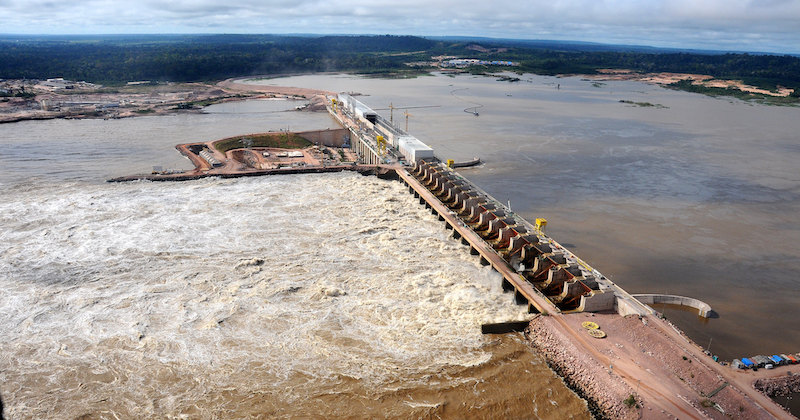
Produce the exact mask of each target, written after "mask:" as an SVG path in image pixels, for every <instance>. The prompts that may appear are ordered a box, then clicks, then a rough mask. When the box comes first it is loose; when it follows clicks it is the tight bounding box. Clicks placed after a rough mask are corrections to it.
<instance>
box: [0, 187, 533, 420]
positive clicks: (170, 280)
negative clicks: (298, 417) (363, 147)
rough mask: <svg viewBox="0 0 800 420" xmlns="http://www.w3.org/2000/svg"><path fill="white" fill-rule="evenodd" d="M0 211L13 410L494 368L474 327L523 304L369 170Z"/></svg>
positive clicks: (74, 409) (393, 381) (51, 190)
mask: <svg viewBox="0 0 800 420" xmlns="http://www.w3.org/2000/svg"><path fill="white" fill-rule="evenodd" d="M0 225H2V226H3V229H2V230H0V287H2V290H3V293H2V295H0V312H1V313H3V316H4V322H2V323H0V334H2V336H3V338H4V340H3V344H2V351H0V365H2V372H0V382H2V383H4V384H6V385H5V388H4V389H3V397H4V399H5V400H6V401H7V402H10V401H13V404H11V405H9V404H7V410H8V411H7V413H8V414H9V415H10V417H11V418H17V417H28V416H30V417H48V413H50V415H52V413H54V412H57V413H59V415H58V416H57V417H62V416H61V414H63V417H74V416H78V415H81V414H82V413H84V411H87V410H89V411H91V410H92V407H95V408H96V409H97V410H101V411H100V412H107V413H112V414H114V415H118V416H122V417H127V416H130V415H133V414H134V413H138V414H141V415H142V416H144V417H152V416H161V415H165V414H167V413H170V414H176V413H188V414H189V415H191V413H192V412H193V411H192V410H195V409H196V410H200V411H195V413H202V410H201V408H198V407H202V406H205V405H207V404H212V405H213V399H212V402H210V401H205V402H203V403H200V402H202V401H204V399H208V398H209V396H210V395H218V394H219V393H220V390H226V389H228V390H231V392H233V393H235V394H237V395H239V394H242V395H253V393H255V394H259V395H262V397H263V396H266V395H272V398H275V396H276V395H279V396H280V398H276V401H280V403H281V404H286V403H289V404H291V403H292V402H293V401H295V400H301V399H306V398H308V397H309V396H313V395H317V394H319V393H326V392H333V391H332V390H334V389H336V388H337V387H338V386H340V385H342V382H343V381H345V382H347V381H355V382H357V383H358V384H360V385H359V386H362V387H363V388H364V389H366V390H368V391H369V392H368V394H369V393H370V392H372V393H374V395H381V394H383V393H386V392H391V391H392V389H393V387H396V388H400V387H402V388H408V387H413V386H415V384H417V385H419V386H425V383H426V381H427V380H429V379H430V372H439V371H442V370H443V369H447V368H448V367H452V366H461V367H471V366H478V365H480V364H482V363H486V362H487V361H488V360H489V359H490V358H491V354H490V351H489V350H487V349H486V348H485V347H486V343H487V341H486V339H485V338H484V337H483V336H482V335H481V333H480V324H481V323H483V322H489V321H501V320H503V321H504V320H512V319H524V318H525V317H526V316H527V315H526V314H525V312H524V309H525V307H524V306H516V305H514V304H513V303H512V298H511V297H510V295H508V294H504V293H503V292H502V288H501V279H500V276H499V275H498V274H497V273H495V272H493V271H491V270H490V269H489V268H486V267H482V266H480V265H479V264H478V262H477V260H476V259H474V258H472V257H471V256H470V255H469V253H468V252H465V249H464V247H463V246H462V245H460V244H459V243H458V241H455V240H453V239H452V238H449V237H448V231H446V230H445V229H444V227H443V226H442V225H441V224H440V223H439V222H437V220H436V218H435V217H434V216H432V215H431V214H430V213H429V212H427V211H425V209H424V207H422V206H420V205H418V203H416V201H415V200H414V199H413V197H412V196H410V195H409V194H408V193H407V192H406V191H405V190H404V188H403V187H402V186H401V185H400V184H399V183H396V182H392V181H385V180H379V179H377V178H374V177H362V176H361V175H357V174H351V173H338V174H324V175H312V176H307V175H290V176H280V177H263V178H251V179H235V180H221V179H206V180H200V181H192V182H184V183H150V182H136V183H125V184H86V183H63V184H60V185H35V186H28V187H24V186H23V187H19V188H14V189H12V190H10V191H7V193H6V194H4V200H3V201H2V202H0ZM454 381H455V382H457V380H454ZM453 385H456V383H454V384H453ZM233 390H235V392H234V391H233ZM215 398H216V397H215ZM246 400H247V398H245V397H241V398H239V397H235V398H228V399H227V400H226V402H225V406H227V407H229V408H230V409H231V410H233V411H231V412H232V413H233V412H236V410H237V408H236V406H237V405H240V404H245V403H246V402H243V401H246ZM217 403H219V401H217ZM276 404H277V403H276ZM192 407H195V408H194V409H193V408H192ZM216 407H217V408H219V406H218V405H216ZM103 410H105V411H103ZM187 410H188V411H187Z"/></svg>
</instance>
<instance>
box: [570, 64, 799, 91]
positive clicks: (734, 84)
mask: <svg viewBox="0 0 800 420" xmlns="http://www.w3.org/2000/svg"><path fill="white" fill-rule="evenodd" d="M599 73H600V74H594V75H577V76H579V77H582V78H585V79H589V80H598V81H603V80H630V81H635V82H643V83H649V84H654V85H659V86H666V85H669V84H672V83H675V82H679V81H681V80H689V81H691V82H692V84H693V85H697V86H703V87H710V88H722V89H727V88H735V89H739V90H741V91H743V92H749V93H756V94H759V95H767V96H775V97H786V96H789V95H790V94H791V93H792V92H793V91H794V90H793V89H789V88H785V87H781V88H779V89H778V90H776V91H769V90H766V89H760V88H757V87H755V86H750V85H747V84H745V83H744V82H743V81H741V80H723V79H715V78H714V77H713V76H708V75H704V74H690V73H667V72H661V73H637V72H634V71H632V70H617V69H602V70H599Z"/></svg>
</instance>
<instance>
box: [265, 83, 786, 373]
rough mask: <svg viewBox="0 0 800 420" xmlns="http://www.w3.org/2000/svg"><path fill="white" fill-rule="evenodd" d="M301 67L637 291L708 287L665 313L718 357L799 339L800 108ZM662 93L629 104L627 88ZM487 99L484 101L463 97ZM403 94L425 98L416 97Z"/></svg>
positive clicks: (687, 291)
mask: <svg viewBox="0 0 800 420" xmlns="http://www.w3.org/2000/svg"><path fill="white" fill-rule="evenodd" d="M520 78H521V81H520V82H517V83H509V82H502V81H497V80H494V79H493V78H489V77H474V76H456V77H447V76H442V75H440V76H436V77H421V78H418V79H414V80H390V81H387V80H375V79H363V78H358V77H352V76H344V75H339V76H332V75H324V76H319V75H315V76H299V77H292V78H285V79H277V80H272V81H270V82H271V83H277V84H285V85H294V86H304V87H314V88H324V89H328V90H332V91H348V92H353V91H354V92H360V93H363V94H364V96H361V97H360V100H362V101H363V102H365V103H366V104H367V105H369V106H371V107H373V108H374V109H376V110H379V111H378V112H379V113H381V114H382V115H384V116H385V117H387V118H390V117H391V113H390V111H389V108H388V107H389V104H392V105H393V106H395V107H397V109H395V110H394V120H395V122H396V123H397V124H398V125H400V126H401V127H404V126H405V123H406V121H405V116H404V112H406V111H407V112H409V113H410V114H411V116H410V117H409V118H408V127H409V131H410V132H411V133H412V134H414V135H416V136H417V137H419V138H420V139H421V140H423V141H424V142H426V143H428V144H430V145H431V146H432V147H433V148H434V150H435V151H436V153H437V155H438V156H439V157H441V158H443V159H448V158H450V159H456V160H467V159H471V158H472V157H473V156H479V157H481V158H482V159H483V161H484V164H483V165H482V166H480V167H478V168H474V169H464V170H462V172H463V173H464V174H465V175H466V176H467V177H468V178H469V179H470V180H471V181H473V182H475V183H476V184H477V185H479V186H480V187H482V188H483V189H484V190H486V191H487V192H489V193H490V194H492V195H493V196H494V197H496V198H497V199H498V200H499V201H501V202H506V201H508V200H510V201H511V205H512V208H513V209H514V210H515V211H516V212H517V213H519V214H521V215H522V216H523V217H525V218H526V219H528V220H533V219H534V218H536V217H544V218H546V219H547V220H548V222H549V223H548V227H547V229H548V232H549V233H550V234H551V235H552V236H553V237H554V238H555V239H556V240H558V241H559V242H561V243H562V244H564V245H567V246H569V247H570V248H571V249H572V250H573V251H574V252H575V253H576V254H578V255H579V256H581V258H583V259H584V260H586V261H588V262H589V263H590V264H592V265H593V266H595V267H596V268H598V269H599V270H600V271H602V272H603V273H604V274H605V275H607V276H611V277H612V279H613V280H614V281H615V282H616V283H617V284H619V285H621V286H622V287H624V288H625V289H626V290H628V291H629V292H631V293H669V294H677V295H685V296H691V297H695V298H699V299H701V300H704V301H706V302H707V303H709V304H710V305H711V306H712V307H713V308H714V309H715V310H716V311H717V312H718V313H719V315H720V317H719V318H716V319H711V320H709V321H708V322H698V321H700V320H698V318H697V317H696V316H689V317H687V316H686V315H685V314H683V313H680V312H674V313H670V314H668V317H670V319H673V318H674V319H675V321H676V322H677V323H678V325H679V326H680V327H681V328H682V329H683V330H685V331H686V332H687V334H689V335H690V336H691V337H692V338H693V339H694V340H695V341H697V342H698V343H701V345H703V346H706V344H707V343H708V342H709V340H712V346H711V350H712V352H714V353H715V354H718V355H719V356H720V357H721V358H722V359H725V360H732V359H734V358H739V357H742V356H747V355H754V354H765V353H770V354H775V353H786V352H798V351H800V335H798V334H787V333H785V332H787V331H794V330H795V329H796V327H795V320H796V319H797V318H798V317H800V310H798V306H797V302H798V301H799V300H800V277H798V275H797V273H798V272H800V248H798V246H797V244H798V243H800V216H799V215H800V170H798V168H800V165H798V162H800V137H798V133H800V108H798V107H775V106H764V105H757V104H751V103H747V102H742V101H739V100H735V99H730V98H710V97H706V96H703V95H699V94H692V93H687V92H678V91H671V90H667V89H664V88H661V87H658V86H652V85H646V84H643V83H638V82H624V81H608V82H602V83H593V82H592V81H589V80H581V79H580V78H577V77H564V78H556V77H544V76H532V75H523V76H520ZM621 100H622V101H632V102H641V103H650V104H652V105H654V106H651V107H638V106H632V105H630V104H628V103H622V102H620V101H621ZM476 104H480V105H481V107H480V108H479V109H478V110H479V113H480V116H479V117H475V116H474V115H472V114H469V113H466V112H464V110H465V109H467V108H470V107H474V106H476ZM404 107H414V108H407V109H404Z"/></svg>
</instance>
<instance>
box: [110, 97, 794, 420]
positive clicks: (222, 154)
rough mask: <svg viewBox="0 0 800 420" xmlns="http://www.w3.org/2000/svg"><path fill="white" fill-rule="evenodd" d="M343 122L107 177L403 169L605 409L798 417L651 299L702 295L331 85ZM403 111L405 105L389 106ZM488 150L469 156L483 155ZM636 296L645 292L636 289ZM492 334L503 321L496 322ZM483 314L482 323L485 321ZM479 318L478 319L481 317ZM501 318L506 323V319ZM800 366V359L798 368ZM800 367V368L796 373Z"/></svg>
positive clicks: (530, 330) (541, 349) (198, 147)
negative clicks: (617, 266) (516, 197)
mask: <svg viewBox="0 0 800 420" xmlns="http://www.w3.org/2000/svg"><path fill="white" fill-rule="evenodd" d="M322 98H324V99H323V100H324V103H325V107H326V109H327V111H328V112H329V113H330V115H332V116H333V118H334V119H335V120H336V121H337V122H338V123H339V124H340V125H341V129H335V130H319V131H314V132H299V133H289V132H275V133H261V134H253V135H244V136H237V137H234V138H228V139H222V140H217V141H213V142H204V143H192V144H185V145H178V146H177V148H178V150H179V151H181V153H183V154H184V155H185V156H187V157H188V158H189V159H190V160H191V161H192V162H193V163H194V164H195V169H194V170H192V171H186V172H171V171H156V170H155V168H154V171H153V173H152V174H148V175H139V176H130V177H123V178H117V179H113V180H109V181H130V180H137V179H146V180H152V181H183V180H191V179H198V178H204V177H210V176H211V177H214V176H216V177H241V176H259V175H281V174H298V173H321V172H332V171H357V172H360V173H362V174H365V175H367V174H374V175H377V176H379V177H383V178H391V179H397V180H398V181H399V182H402V183H403V184H404V185H405V186H406V187H407V190H408V192H409V194H413V196H414V197H415V198H417V199H418V200H419V203H420V205H424V206H425V207H426V208H427V209H429V210H430V212H431V213H432V214H433V215H435V216H437V217H438V219H439V220H440V221H441V222H442V224H443V229H447V230H449V231H450V232H451V233H450V235H452V238H453V239H454V240H457V241H460V243H461V244H463V245H464V251H465V252H469V253H470V254H472V255H474V256H475V258H476V259H478V261H480V264H482V265H484V266H490V267H491V268H492V269H493V270H495V271H496V272H497V273H499V274H500V277H501V279H502V280H500V281H502V288H503V290H504V291H505V292H509V294H510V295H511V296H513V299H511V300H513V303H511V302H510V303H509V304H514V303H515V304H518V305H525V306H526V307H527V312H528V313H530V317H529V319H527V320H525V321H519V320H509V321H510V322H508V323H507V324H509V325H511V324H513V327H512V328H511V329H514V330H520V329H524V332H525V338H526V340H527V342H528V344H529V345H530V346H531V347H534V348H535V349H537V351H538V353H539V354H541V355H542V357H544V359H545V360H546V361H547V363H548V365H549V366H550V367H551V368H552V369H553V370H555V371H556V372H557V373H558V374H559V375H560V376H561V377H562V378H563V379H564V381H565V382H566V383H567V384H568V385H569V387H570V388H571V389H573V390H574V391H575V392H577V393H578V394H579V395H580V396H581V397H583V398H584V399H585V400H586V401H587V402H588V404H589V407H590V409H591V410H592V411H593V412H594V413H595V414H596V415H598V417H600V418H696V419H706V418H720V419H724V418H728V417H729V416H727V415H726V413H735V416H734V417H735V418H748V419H749V418H791V415H790V414H788V413H787V412H786V411H784V410H783V409H782V408H781V407H780V406H779V405H777V404H776V403H775V402H774V401H772V400H771V399H769V398H768V397H767V396H766V395H764V394H762V393H760V392H758V391H757V390H756V389H755V388H754V387H753V386H752V383H753V381H754V380H755V379H754V378H753V377H752V376H749V375H750V372H743V371H741V370H740V369H734V368H731V367H730V366H726V365H723V364H722V363H719V362H718V361H717V360H716V358H712V354H710V353H709V352H708V351H707V350H705V349H703V348H702V347H700V346H699V345H697V344H696V343H695V342H693V341H692V340H691V339H689V338H688V337H687V336H686V335H685V334H684V333H683V332H682V331H680V330H679V329H678V328H677V327H676V326H674V325H672V324H671V323H669V322H668V321H666V320H665V319H663V318H662V317H661V316H660V314H658V313H657V312H656V311H655V310H654V309H653V308H651V307H650V306H648V305H646V304H645V303H651V302H652V303H667V304H672V305H681V306H687V307H691V308H694V309H696V310H697V311H698V314H699V315H700V316H703V317H709V316H712V314H713V311H712V309H711V307H710V306H709V305H708V304H706V303H704V302H702V301H700V300H698V299H694V298H688V297H683V296H673V295H652V294H647V295H636V296H633V295H631V294H629V293H628V292H626V291H625V290H624V289H623V288H621V287H620V286H619V285H617V284H616V283H614V282H612V281H611V280H610V279H609V278H608V277H606V276H605V275H603V274H602V273H600V272H599V271H598V270H596V269H595V268H593V267H592V266H591V265H590V264H588V263H587V262H586V261H583V260H582V259H580V258H579V257H578V256H577V255H575V254H574V253H572V252H571V251H570V250H569V249H567V248H565V247H564V246H562V245H561V244H559V243H558V242H557V241H555V240H554V239H553V238H551V237H550V236H549V235H547V234H546V233H545V226H546V224H547V221H546V220H545V219H543V218H537V219H536V220H534V222H533V223H531V222H529V221H528V220H525V219H524V218H522V217H520V216H519V215H518V214H516V213H514V211H512V210H511V208H509V206H506V205H504V204H502V203H501V202H499V201H498V200H497V199H495V198H494V197H492V196H491V195H490V194H488V193H487V192H485V191H483V190H482V189H481V188H479V187H478V186H477V185H475V184H474V183H472V182H471V181H470V180H468V179H467V178H465V177H464V176H462V175H461V174H459V173H458V172H456V171H455V170H454V169H455V168H456V167H459V166H464V165H459V164H458V163H456V162H453V161H447V160H446V161H442V160H441V159H439V158H438V157H437V156H436V155H435V154H434V150H433V149H432V148H430V147H429V146H427V145H426V144H425V143H423V142H422V141H420V140H419V139H417V138H416V137H414V136H412V135H410V134H409V133H408V132H407V130H403V129H401V128H399V127H397V126H396V125H395V122H394V115H393V114H392V115H391V116H390V118H389V120H386V119H385V118H384V117H382V116H381V115H378V114H377V113H376V112H375V111H374V110H372V109H371V108H369V107H368V106H366V105H365V104H363V103H361V102H360V101H358V100H357V99H355V98H354V97H353V96H351V95H348V94H338V95H330V94H327V95H326V96H323V97H322ZM390 109H391V111H392V112H393V111H394V110H395V109H396V108H394V107H392V108H390ZM479 162H480V160H479V159H478V158H475V159H473V160H472V161H471V162H468V163H466V164H476V163H479ZM637 298H638V299H637ZM487 325H488V326H490V328H482V331H483V332H485V333H497V332H505V331H508V330H504V328H505V327H504V326H500V324H487ZM487 325H483V327H487ZM478 327H479V326H477V325H476V328H478ZM496 327H497V328H496ZM799 370H800V369H799ZM798 373H800V372H798Z"/></svg>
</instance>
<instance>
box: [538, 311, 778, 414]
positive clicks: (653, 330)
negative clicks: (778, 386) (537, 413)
mask: <svg viewBox="0 0 800 420" xmlns="http://www.w3.org/2000/svg"><path fill="white" fill-rule="evenodd" d="M585 320H591V321H592V322H595V323H597V324H599V326H600V328H601V329H602V331H604V332H605V333H606V337H605V338H602V339H595V338H592V337H591V336H589V334H587V333H586V330H585V328H583V327H582V326H581V323H582V322H584V321H585ZM665 326H666V327H667V328H666V329H665V328H664V327H665ZM526 338H527V339H528V341H529V343H530V345H531V346H532V347H533V348H535V349H536V350H537V351H538V352H539V353H541V354H542V355H543V356H544V357H545V359H546V360H547V362H548V364H549V365H550V366H551V368H552V369H553V370H554V371H556V372H557V373H558V374H559V375H560V376H561V377H562V378H563V379H564V381H565V382H566V383H567V384H568V385H569V386H570V388H571V389H573V390H574V391H575V392H576V393H577V394H578V395H580V396H581V397H582V398H584V399H586V401H587V402H588V404H589V407H590V409H591V410H592V412H593V414H594V415H595V416H597V417H598V418H608V419H634V418H715V419H717V418H718V419H724V418H730V417H733V418H743V419H761V418H787V419H788V418H792V417H791V415H790V414H789V413H787V412H785V411H784V410H783V409H782V408H781V407H780V406H778V405H777V404H775V403H774V402H773V401H771V400H769V399H768V398H767V397H766V396H764V395H763V394H760V393H758V392H757V391H756V390H755V389H754V388H753V387H752V386H751V385H749V384H750V383H751V382H752V381H751V380H749V381H748V380H747V378H741V379H744V382H742V381H740V380H738V381H737V380H734V379H732V377H733V376H734V375H736V374H737V373H738V372H734V371H733V370H732V369H731V368H730V367H727V366H720V365H718V364H717V363H715V362H713V361H712V360H711V359H710V358H709V357H708V356H706V355H704V354H703V352H702V349H701V348H699V346H697V345H696V344H695V343H693V342H692V341H690V340H688V339H687V338H685V336H683V335H682V333H680V331H679V330H677V329H676V328H674V327H673V326H671V325H669V324H667V323H666V322H665V321H663V320H660V319H657V318H653V317H644V318H641V319H640V318H639V317H638V316H626V317H621V316H618V315H616V314H588V313H584V314H567V315H564V316H539V317H537V318H535V319H534V320H532V321H531V324H530V326H529V328H528V329H527V330H526Z"/></svg>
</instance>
